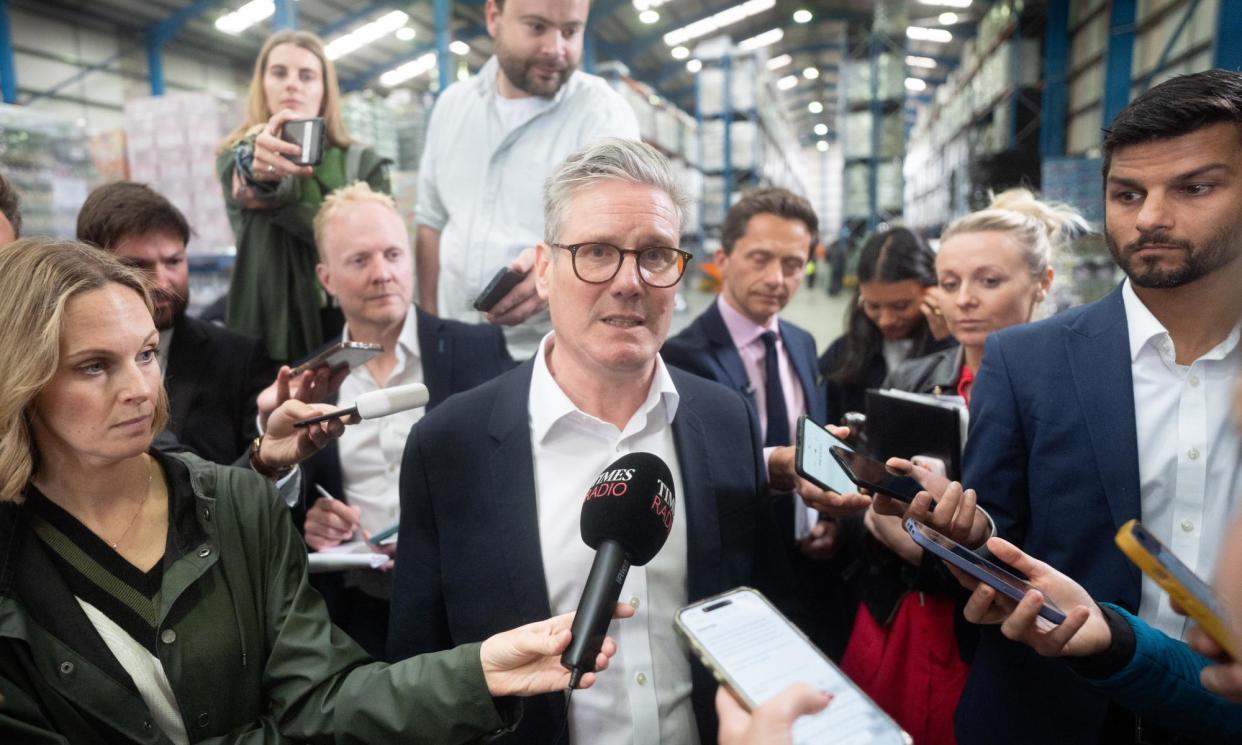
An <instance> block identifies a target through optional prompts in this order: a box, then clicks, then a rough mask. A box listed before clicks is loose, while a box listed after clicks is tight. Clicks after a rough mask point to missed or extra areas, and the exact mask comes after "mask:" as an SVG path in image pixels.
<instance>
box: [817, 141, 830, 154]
mask: <svg viewBox="0 0 1242 745" xmlns="http://www.w3.org/2000/svg"><path fill="white" fill-rule="evenodd" d="M815 149H816V150H818V151H820V152H821V153H826V152H828V140H820V141H819V142H817V143H815Z"/></svg>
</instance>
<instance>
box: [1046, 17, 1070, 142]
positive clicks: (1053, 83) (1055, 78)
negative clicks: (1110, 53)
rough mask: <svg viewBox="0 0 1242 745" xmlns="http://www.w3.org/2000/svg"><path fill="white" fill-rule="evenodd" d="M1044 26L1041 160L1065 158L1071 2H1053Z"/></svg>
mask: <svg viewBox="0 0 1242 745" xmlns="http://www.w3.org/2000/svg"><path fill="white" fill-rule="evenodd" d="M1047 12H1048V15H1047V21H1046V22H1045V26H1044V92H1043V100H1042V101H1041V102H1040V105H1039V118H1040V122H1039V157H1040V159H1041V160H1042V159H1044V158H1058V157H1060V156H1062V155H1065V135H1066V132H1065V128H1066V126H1067V123H1068V121H1069V80H1068V73H1069V0H1049V2H1048V11H1047Z"/></svg>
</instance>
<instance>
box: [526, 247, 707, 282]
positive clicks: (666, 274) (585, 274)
mask: <svg viewBox="0 0 1242 745" xmlns="http://www.w3.org/2000/svg"><path fill="white" fill-rule="evenodd" d="M549 245H551V246H552V247H553V248H563V249H565V250H566V251H568V252H569V255H570V258H571V260H572V261H573V266H574V274H575V275H576V276H577V277H578V279H580V280H582V281H583V282H586V283H588V284H593V285H602V284H604V283H605V282H611V281H612V278H613V277H615V276H617V272H619V271H621V264H622V263H623V262H624V261H625V256H626V254H634V261H635V262H636V263H637V264H638V278H639V279H641V280H642V281H643V282H644V283H645V284H647V285H650V286H651V287H661V288H663V287H672V286H673V285H675V284H677V283H678V282H680V281H681V277H682V275H684V274H685V273H686V265H688V264H689V263H690V260H691V259H693V258H694V255H693V254H691V253H690V252H689V251H682V250H681V249H680V248H670V247H669V246H648V247H647V248H639V249H630V248H618V247H617V246H614V245H612V244H611V243H597V242H592V243H573V244H570V245H568V246H567V245H564V244H561V243H552V244H549Z"/></svg>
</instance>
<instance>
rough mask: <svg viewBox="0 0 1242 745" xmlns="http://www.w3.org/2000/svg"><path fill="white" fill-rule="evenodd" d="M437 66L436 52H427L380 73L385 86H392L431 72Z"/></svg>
mask: <svg viewBox="0 0 1242 745" xmlns="http://www.w3.org/2000/svg"><path fill="white" fill-rule="evenodd" d="M435 67H436V53H435V52H427V53H426V54H424V55H423V56H421V57H419V58H417V59H415V60H412V61H410V62H406V63H405V64H404V65H399V66H397V67H394V68H392V69H391V70H389V71H388V72H386V73H384V74H383V75H380V82H381V83H383V84H384V85H385V86H387V87H389V88H392V87H393V86H397V85H401V84H402V83H404V82H405V81H407V80H410V79H411V78H416V77H418V76H419V75H422V74H424V73H427V72H430V71H431V70H434V69H435Z"/></svg>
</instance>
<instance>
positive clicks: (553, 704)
mask: <svg viewBox="0 0 1242 745" xmlns="http://www.w3.org/2000/svg"><path fill="white" fill-rule="evenodd" d="M683 205H684V197H683V196H682V194H681V191H680V187H679V186H678V184H677V181H676V179H675V177H674V176H673V174H672V171H671V169H670V167H669V165H668V163H667V161H666V160H665V159H664V158H663V157H662V156H661V155H660V154H659V153H658V152H656V151H655V150H654V149H653V148H651V147H650V146H648V145H645V144H642V143H634V142H628V141H622V140H616V139H607V140H603V141H600V142H599V143H596V144H594V145H591V146H588V147H587V148H585V149H583V150H581V151H579V152H577V153H575V154H574V155H571V156H570V157H569V158H568V159H567V160H566V161H565V162H564V163H563V164H561V166H560V167H559V168H558V169H557V170H556V171H555V172H554V173H553V175H552V176H551V177H550V178H549V180H548V183H547V185H546V187H545V217H546V220H545V223H546V236H547V239H546V242H544V243H541V244H539V246H538V250H537V258H536V264H535V270H534V271H535V272H536V287H537V288H538V291H539V293H540V296H541V297H543V298H545V299H546V300H547V303H548V307H549V311H550V313H551V317H552V326H553V331H552V332H551V333H550V334H548V335H547V336H546V337H544V339H543V341H542V343H541V345H540V349H539V351H538V353H537V354H536V355H535V356H534V358H532V359H531V360H529V361H527V362H525V363H523V364H522V365H520V366H519V367H517V368H516V369H514V370H512V371H510V372H508V373H506V374H504V375H502V376H500V377H499V378H497V379H495V380H492V381H491V382H489V383H486V384H484V385H482V386H480V387H478V388H475V389H474V390H472V391H469V392H466V393H463V394H460V395H457V396H454V397H453V398H451V399H449V400H448V401H446V402H444V404H442V405H441V406H440V407H439V408H437V409H436V410H435V411H433V412H430V413H429V414H428V415H427V416H426V417H425V418H424V419H423V420H422V421H420V422H419V423H418V425H417V426H415V428H414V430H413V432H412V433H411V434H410V438H409V441H408V443H407V445H406V450H405V458H404V461H403V464H402V470H401V532H400V546H401V550H400V552H399V553H398V555H397V567H396V575H395V579H394V585H393V595H392V619H391V622H390V628H389V655H390V656H391V657H392V658H394V659H400V658H404V657H408V656H410V655H413V654H417V653H420V652H426V651H430V650H433V649H443V648H447V647H450V646H452V645H454V644H457V643H460V642H461V641H464V640H466V639H481V638H484V637H486V636H488V635H489V633H490V632H489V629H492V628H499V627H505V628H508V627H509V626H510V625H511V623H512V620H513V619H519V618H546V617H547V615H548V614H549V612H550V611H551V609H553V608H556V609H565V610H567V611H572V610H574V609H575V608H576V607H577V603H578V600H579V597H580V595H581V592H582V589H583V587H584V585H585V582H586V577H587V573H588V570H589V568H590V566H591V562H592V560H593V557H594V552H593V551H592V550H591V549H590V548H588V547H587V546H586V545H585V544H584V543H583V542H582V539H581V537H580V533H579V514H580V510H581V504H582V499H583V496H584V495H585V494H586V491H587V489H588V487H589V486H590V485H591V484H592V482H594V481H595V479H596V477H597V476H598V474H599V473H600V472H601V471H603V470H604V469H605V468H606V467H607V466H608V465H609V464H610V463H611V462H612V461H614V460H615V459H616V458H618V457H619V456H621V455H623V454H625V453H630V452H637V451H643V452H650V453H653V454H655V455H657V456H658V457H660V458H662V459H663V460H664V461H665V462H666V463H667V464H668V466H669V468H670V470H671V472H672V478H673V484H674V487H675V488H674V492H675V494H676V499H677V507H676V513H675V518H674V520H673V526H672V529H671V531H670V533H669V537H668V540H667V542H666V543H665V545H664V547H663V548H662V550H661V551H660V552H659V553H658V554H657V555H656V557H655V558H654V559H653V560H652V561H651V562H650V563H648V564H647V565H645V566H641V567H633V568H631V569H630V572H629V574H628V575H627V577H626V580H625V585H624V586H623V589H622V591H621V599H622V601H623V602H626V603H629V604H630V605H631V606H633V607H634V608H635V609H636V610H637V613H636V614H635V616H634V617H633V618H629V619H626V620H625V621H624V622H617V623H614V624H613V625H612V628H611V632H610V633H612V634H613V635H614V636H615V637H616V638H617V641H618V643H619V647H620V649H621V651H620V653H619V654H618V656H617V657H614V658H613V660H612V663H611V667H610V668H609V670H608V671H607V672H606V673H605V674H603V675H601V676H600V677H599V679H598V681H597V682H596V685H595V686H593V687H592V688H591V689H589V690H584V691H578V692H576V693H575V694H574V697H573V700H572V710H571V711H570V712H569V714H570V716H569V724H568V730H569V736H570V740H571V741H572V742H576V743H579V744H580V745H581V744H585V743H591V744H592V745H613V744H614V743H615V744H620V743H626V744H627V745H658V744H661V743H664V744H667V745H687V744H688V745H694V744H695V743H700V742H702V743H714V742H715V741H716V720H715V715H714V711H713V708H712V696H713V694H714V692H715V684H714V682H713V680H712V678H711V675H710V674H708V673H707V672H706V671H705V670H704V669H703V668H702V667H699V666H698V665H697V664H695V663H693V662H692V661H691V659H690V657H689V655H688V653H687V650H686V649H685V647H684V646H683V644H682V643H681V642H680V640H679V639H678V638H677V636H676V634H675V633H674V629H673V618H674V616H675V614H676V612H677V610H678V608H680V607H681V606H683V605H685V604H686V603H688V602H690V601H693V600H696V599H700V598H703V597H707V596H710V595H712V594H715V593H719V592H722V591H724V590H726V589H729V588H732V587H735V586H737V585H739V584H750V585H753V586H756V587H759V588H760V589H762V590H763V591H764V592H766V593H768V594H769V596H770V597H772V599H773V600H774V601H775V602H777V603H782V602H784V601H786V600H787V598H788V597H790V595H791V587H790V585H791V583H790V581H789V577H788V565H787V564H786V563H785V561H784V559H785V557H784V554H783V553H782V552H781V551H780V550H779V546H778V542H777V540H776V538H775V525H774V524H773V523H772V520H771V512H770V510H768V509H766V507H765V501H766V495H767V484H766V479H765V473H764V463H763V456H762V450H761V447H760V434H759V426H758V421H757V419H756V417H755V415H754V412H753V411H752V410H751V408H750V407H749V406H748V405H747V404H746V402H745V401H744V400H743V399H742V398H741V397H740V396H738V395H737V394H736V393H735V392H733V391H731V390H729V389H728V388H726V387H724V386H721V385H718V384H716V383H713V382H711V381H708V380H703V379H702V378H698V377H695V376H693V375H689V374H686V373H683V372H681V371H679V370H675V369H672V368H669V367H666V366H665V365H664V363H663V362H662V361H661V360H660V357H659V354H658V352H659V348H660V345H661V344H662V343H663V341H664V338H665V336H666V335H667V333H668V328H669V325H670V323H671V320H672V312H673V305H674V302H675V293H676V284H677V283H678V282H679V281H680V279H681V277H682V275H683V273H684V271H685V267H686V264H687V262H688V260H689V254H688V253H686V252H683V251H681V250H680V249H678V248H677V245H678V241H679V237H680V235H681V219H682V209H683ZM565 709H566V702H565V697H564V696H561V695H555V696H545V697H541V698H537V699H528V700H527V701H526V702H525V714H524V715H523V718H522V722H521V724H520V726H519V727H518V728H517V730H516V731H515V732H514V733H512V734H510V735H508V736H507V737H505V738H502V740H501V741H502V742H505V743H529V744H530V745H548V743H553V742H556V740H557V735H558V732H560V730H561V727H562V725H563V724H564V722H565V715H566V712H565Z"/></svg>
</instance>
